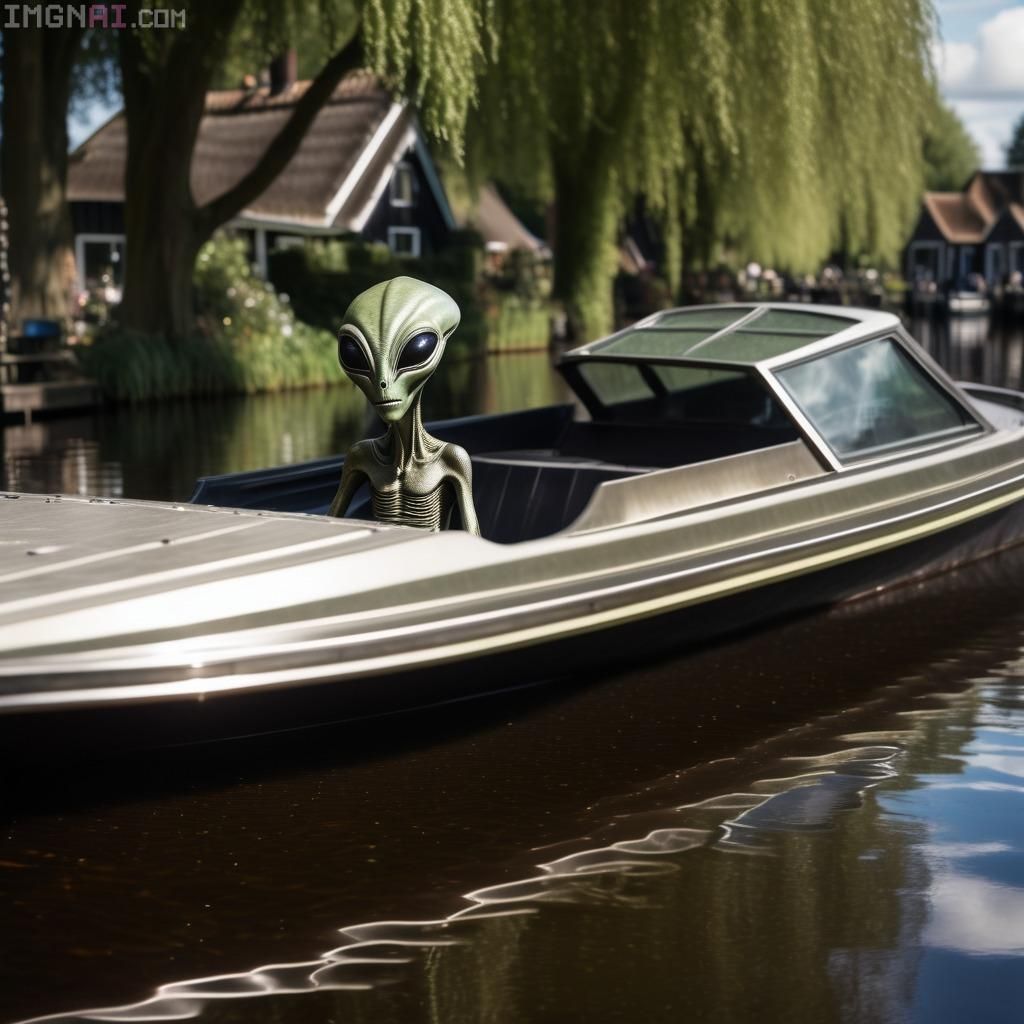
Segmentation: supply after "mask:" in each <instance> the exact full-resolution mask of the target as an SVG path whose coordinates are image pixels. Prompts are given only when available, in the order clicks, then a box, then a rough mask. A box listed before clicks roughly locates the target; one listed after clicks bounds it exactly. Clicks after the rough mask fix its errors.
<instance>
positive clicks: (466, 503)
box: [451, 476, 480, 537]
mask: <svg viewBox="0 0 1024 1024" xmlns="http://www.w3.org/2000/svg"><path fill="white" fill-rule="evenodd" d="M451 482H452V486H453V487H454V488H455V502H456V504H457V505H458V507H459V516H460V517H461V518H462V528H463V529H464V530H465V531H466V533H471V534H473V536H474V537H479V536H480V523H479V521H478V520H477V518H476V506H474V504H473V485H472V483H471V482H470V481H469V480H467V479H465V478H462V477H456V476H453V477H452V478H451Z"/></svg>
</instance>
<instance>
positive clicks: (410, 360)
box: [397, 331, 437, 370]
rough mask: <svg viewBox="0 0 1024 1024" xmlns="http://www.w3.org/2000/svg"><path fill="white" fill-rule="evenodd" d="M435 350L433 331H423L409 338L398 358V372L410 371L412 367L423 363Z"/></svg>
mask: <svg viewBox="0 0 1024 1024" xmlns="http://www.w3.org/2000/svg"><path fill="white" fill-rule="evenodd" d="M436 348H437V335H436V334H434V332H433V331H423V332H422V333H420V334H417V335H415V336H414V337H412V338H410V339H409V340H408V341H407V342H406V343H405V348H403V349H402V354H401V355H400V356H399V357H398V366H397V369H399V370H411V369H412V368H413V367H414V366H419V365H420V364H421V363H425V362H426V361H427V360H428V359H429V358H430V357H431V356H432V355H433V354H434V349H436Z"/></svg>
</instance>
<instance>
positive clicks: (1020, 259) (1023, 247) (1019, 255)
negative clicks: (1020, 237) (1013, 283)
mask: <svg viewBox="0 0 1024 1024" xmlns="http://www.w3.org/2000/svg"><path fill="white" fill-rule="evenodd" d="M1009 249H1010V263H1009V266H1008V267H1007V273H1010V274H1012V273H1014V271H1018V270H1019V271H1020V272H1021V273H1022V274H1024V242H1011V243H1010V246H1009Z"/></svg>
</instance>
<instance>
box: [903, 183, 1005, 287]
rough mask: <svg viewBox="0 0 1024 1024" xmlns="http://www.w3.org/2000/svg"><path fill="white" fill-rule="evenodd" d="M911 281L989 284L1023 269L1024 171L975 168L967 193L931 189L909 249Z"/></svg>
mask: <svg viewBox="0 0 1024 1024" xmlns="http://www.w3.org/2000/svg"><path fill="white" fill-rule="evenodd" d="M906 271H907V280H908V281H911V282H921V281H930V282H934V283H935V284H937V285H939V286H942V287H945V286H947V285H951V284H955V283H956V282H958V281H960V280H962V279H963V278H965V277H966V276H967V275H968V274H981V275H982V276H983V277H984V278H985V280H986V281H987V282H988V284H989V285H990V286H994V285H997V284H1001V283H1003V282H1004V281H1005V280H1006V279H1007V278H1008V277H1009V276H1010V275H1011V274H1014V273H1024V170H1021V169H1017V170H1012V171H976V172H975V174H974V175H973V176H972V177H971V180H970V181H969V182H968V183H967V185H966V187H965V188H964V190H963V191H962V192H926V193H925V195H924V200H923V202H922V204H921V213H920V216H919V217H918V219H917V224H916V226H915V228H914V232H913V234H912V235H911V238H910V241H909V243H908V244H907V250H906Z"/></svg>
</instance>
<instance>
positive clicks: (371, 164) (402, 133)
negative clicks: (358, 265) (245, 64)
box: [68, 71, 417, 230]
mask: <svg viewBox="0 0 1024 1024" xmlns="http://www.w3.org/2000/svg"><path fill="white" fill-rule="evenodd" d="M308 88H309V82H296V83H294V84H293V85H292V86H291V87H290V88H288V89H286V90H285V91H284V92H282V93H280V94H278V95H274V96H272V95H270V90H269V89H268V88H267V87H263V88H259V89H254V90H243V89H231V90H225V91H218V92H211V93H209V94H208V95H207V99H206V111H205V113H204V115H203V118H202V121H201V123H200V127H199V136H198V139H197V143H196V148H195V152H194V154H193V158H192V192H193V195H194V197H195V200H196V202H197V203H200V204H202V203H205V202H207V201H209V200H210V199H212V198H214V197H216V196H218V195H220V194H221V193H222V192H224V191H225V190H226V189H228V188H230V187H231V186H232V185H234V184H235V183H236V182H237V181H238V180H240V179H241V177H242V176H243V175H244V174H245V173H246V172H247V171H248V170H249V168H250V167H252V166H253V164H254V163H255V162H256V161H257V160H258V159H259V157H260V155H261V154H262V153H263V152H264V150H265V149H266V148H267V146H268V145H269V143H270V141H271V140H272V139H273V138H274V136H275V135H276V134H277V132H278V131H280V130H281V128H282V127H283V125H284V124H285V122H286V121H287V119H288V117H289V116H290V115H291V112H292V109H293V108H294V106H295V103H296V102H297V101H298V99H299V97H301V96H302V94H303V93H304V92H305V91H306V89H308ZM416 138H417V135H416V127H415V120H414V115H413V113H412V110H411V109H410V108H409V107H408V106H406V105H403V104H400V103H396V102H395V101H394V100H393V98H392V97H391V96H390V95H389V93H388V92H387V91H386V90H385V89H384V88H383V87H382V86H381V85H380V83H379V82H378V81H377V79H376V78H375V77H374V76H373V75H371V74H370V73H368V72H364V71H360V72H355V73H353V74H350V75H348V76H347V77H346V78H345V79H344V80H343V81H342V82H341V83H340V85H339V86H338V87H337V89H336V90H335V91H334V94H333V96H332V97H331V99H330V100H329V101H328V102H327V103H326V104H325V106H324V108H323V109H322V110H321V111H320V113H319V114H318V115H317V117H316V119H315V120H314V121H313V124H312V125H311V126H310V128H309V131H308V132H307V133H306V136H305V138H304V139H303V141H302V144H301V145H300V147H299V149H298V151H297V152H296V154H295V156H293V157H292V159H291V161H290V162H289V163H288V165H287V167H285V169H284V170H283V171H282V172H281V174H280V175H279V176H278V177H277V179H276V180H275V181H274V182H273V184H272V185H271V186H270V187H269V188H268V189H267V190H266V191H265V192H264V193H263V194H262V195H261V196H260V197H259V198H258V199H256V200H255V201H254V202H253V203H252V204H251V205H250V206H249V207H247V208H246V209H245V210H244V211H242V213H241V214H240V216H242V217H245V218H247V219H251V220H256V221H268V222H276V223H281V224H294V225H296V226H306V227H317V228H335V229H342V230H359V229H360V228H361V226H362V222H363V221H365V218H366V217H367V216H368V215H369V213H370V210H371V209H372V206H373V203H374V202H375V201H376V199H377V197H378V196H379V195H380V192H381V190H382V188H383V187H384V185H385V184H386V181H387V177H388V172H390V169H391V168H392V167H393V165H394V163H395V162H396V161H397V160H398V159H399V157H400V156H401V155H402V154H403V153H404V152H405V151H406V150H407V149H408V148H409V147H410V146H411V145H412V144H413V142H414V141H415V140H416ZM126 149H127V132H126V125H125V118H124V115H123V113H122V114H118V115H117V116H115V117H114V118H113V119H112V120H110V121H108V122H107V123H106V124H105V125H104V126H103V127H101V128H100V129H99V130H98V131H97V132H95V134H93V135H92V136H91V137H90V138H88V139H87V140H86V141H85V142H83V143H82V145H81V146H79V147H78V149H76V150H75V151H74V153H72V154H71V158H70V165H69V168H68V197H69V199H71V200H72V201H108V202H122V201H123V200H124V164H125V154H126Z"/></svg>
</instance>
